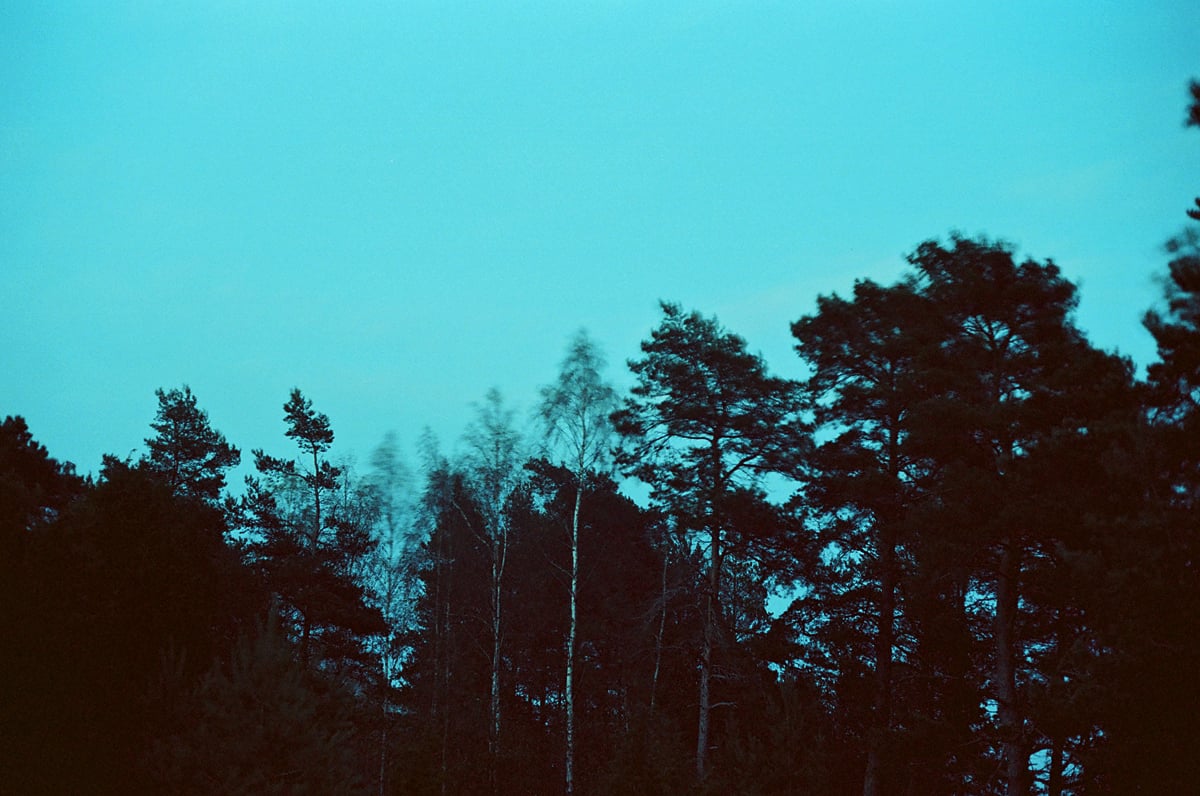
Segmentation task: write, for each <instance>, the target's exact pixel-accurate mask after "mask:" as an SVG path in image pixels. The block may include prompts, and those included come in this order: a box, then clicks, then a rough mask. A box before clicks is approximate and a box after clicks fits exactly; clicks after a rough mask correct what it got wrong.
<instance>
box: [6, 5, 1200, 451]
mask: <svg viewBox="0 0 1200 796" xmlns="http://www.w3.org/2000/svg"><path fill="white" fill-rule="evenodd" d="M1198 31H1200V4H1197V3H1195V2H1192V1H1190V0H1180V1H1179V2H1167V1H1166V0H1163V1H1162V2H1153V1H1152V0H1139V1H1137V2H1134V1H1133V0H1130V1H1129V2H1119V3H1115V2H1103V0H1090V1H1089V2H1049V3H1047V2H1045V0H1039V2H1024V1H1023V0H1017V1H1012V0H1010V1H1009V2H1003V3H999V2H998V3H985V2H977V3H976V2H971V3H958V2H955V3H950V2H925V3H921V2H912V3H902V2H862V3H853V2H846V3H828V2H803V1H802V0H793V1H792V2H718V1H716V0H712V1H709V2H706V1H705V0H694V1H693V2H673V0H655V2H641V3H635V2H621V1H620V0H597V1H595V2H589V1H588V0H573V1H572V2H538V1H535V0H529V1H528V2H505V0H494V1H493V2H476V3H459V2H449V1H446V2H419V1H414V2H389V3H368V2H354V1H353V0H350V1H349V2H345V3H336V4H334V3H315V2H276V1H275V0H256V1H255V2H226V1H224V0H208V1H207V2H197V3H189V2H146V1H141V2H126V1H125V0H106V1H105V2H95V3H77V2H69V1H68V0H62V1H61V2H55V3H43V2H24V1H23V0H7V1H6V2H4V3H3V4H0V285H3V295H4V296H5V300H4V311H3V312H2V313H0V416H4V415H9V414H15V415H21V416H24V417H25V418H26V420H27V421H28V423H29V425H30V429H31V431H32V432H33V434H34V437H35V438H36V439H37V440H38V441H40V442H41V443H43V444H44V445H46V446H47V447H48V448H49V450H50V453H51V455H53V456H55V457H56V458H59V459H63V460H68V461H72V462H74V463H75V464H76V465H77V467H78V469H79V470H80V471H81V472H84V473H87V472H95V471H97V470H98V468H99V464H100V460H101V456H102V455H103V454H105V453H112V454H115V455H118V456H121V457H124V456H128V455H130V454H134V455H138V454H140V453H141V452H142V450H143V440H144V439H145V438H146V437H147V436H149V435H150V434H151V430H150V428H149V423H150V422H151V421H152V420H153V418H154V413H155V410H156V407H157V401H156V399H155V395H154V391H155V390H156V389H157V388H160V387H161V388H171V387H177V386H180V385H182V384H188V385H190V386H191V387H192V389H193V391H194V392H195V394H196V395H197V397H198V398H199V402H200V405H201V407H203V408H204V409H206V410H207V411H208V413H209V416H210V419H211V421H212V423H213V425H214V426H215V427H216V428H218V429H220V430H221V431H222V432H224V433H225V435H226V436H227V437H228V438H229V440H230V441H231V442H232V443H234V444H235V445H237V446H239V447H240V448H242V450H243V451H244V452H246V453H245V458H246V459H249V458H250V457H249V454H248V452H249V451H250V450H251V449H253V448H264V449H266V450H267V452H269V453H272V454H274V455H287V454H289V453H291V452H292V448H291V445H290V441H289V440H287V439H286V438H285V437H284V436H283V434H284V431H285V425H284V423H283V411H282V406H283V403H284V402H285V401H286V400H287V398H288V394H289V391H290V390H291V389H292V388H293V387H300V388H301V389H302V390H303V391H304V393H305V395H306V396H308V397H309V398H310V399H311V400H312V401H313V405H314V408H316V409H317V410H318V411H320V412H324V413H326V414H327V415H328V416H329V417H330V419H331V421H332V425H333V429H334V432H335V434H336V436H337V441H336V443H335V448H334V455H335V458H336V457H349V458H354V459H357V461H358V462H359V463H360V466H361V465H362V464H363V463H365V462H366V461H367V459H368V457H369V454H370V451H371V450H372V449H373V448H374V447H375V446H376V445H377V444H378V443H379V442H380V441H381V440H382V438H383V436H384V434H385V433H387V432H388V431H394V432H395V433H396V434H397V435H398V439H399V440H400V443H401V445H402V447H403V448H404V449H405V451H406V453H407V455H408V458H409V459H410V461H413V460H415V459H416V452H415V451H416V441H417V439H418V437H419V435H420V434H421V431H422V429H423V428H425V427H428V428H430V429H431V430H433V432H434V433H435V434H436V435H437V437H438V438H439V439H440V441H441V444H442V447H443V449H444V450H445V451H446V452H448V453H449V452H453V451H454V450H455V449H456V447H457V446H458V444H459V442H458V441H459V439H460V437H461V434H462V431H463V429H464V428H465V426H466V425H467V423H468V422H469V421H470V420H471V418H472V416H473V413H474V406H475V405H476V404H477V403H478V402H480V401H482V399H483V398H484V396H485V394H486V392H487V391H488V389H489V388H491V387H493V386H495V387H498V388H499V389H500V391H501V392H502V394H503V395H504V396H505V398H506V399H507V401H508V402H509V404H510V405H511V406H513V408H514V409H516V410H517V411H518V415H517V417H518V420H519V421H520V422H521V423H522V424H523V423H524V422H525V419H526V418H528V416H529V413H530V412H531V411H532V408H533V406H534V404H535V402H536V398H537V391H538V388H539V387H540V386H541V385H544V384H548V383H549V382H551V381H552V380H553V379H554V377H555V374H556V372H557V369H558V365H559V363H560V362H561V360H562V358H563V356H564V354H565V349H566V345H567V342H568V340H569V338H570V337H571V335H572V334H573V333H574V332H575V331H576V330H577V329H579V328H581V327H582V328H586V329H587V330H588V332H589V333H590V334H591V336H592V338H593V339H594V340H595V341H596V342H597V343H599V345H600V346H601V348H602V349H603V350H604V352H605V354H606V355H607V357H608V360H609V363H610V365H609V369H608V374H607V375H608V376H609V378H610V379H611V380H612V381H613V382H614V383H616V384H617V385H618V386H619V387H622V388H623V387H627V386H628V385H629V384H630V383H631V379H630V376H629V375H628V369H627V368H626V367H625V362H626V361H627V360H628V359H630V358H634V357H637V356H638V354H639V348H638V346H639V343H640V341H641V340H643V339H645V338H647V337H648V336H649V333H650V330H651V329H652V328H654V327H655V326H656V325H657V323H658V321H659V320H660V318H661V313H660V311H659V306H658V302H659V300H660V299H665V300H669V301H674V302H678V303H680V304H682V305H683V306H684V307H685V308H687V309H696V310H699V311H701V312H702V313H704V314H706V315H715V316H717V317H718V318H719V319H720V321H721V322H722V323H723V324H724V325H725V326H726V327H728V328H729V329H730V330H732V331H734V332H737V333H738V334H740V335H742V336H743V337H745V338H746V340H747V341H748V345H749V347H750V349H751V350H752V351H755V352H759V353H761V354H762V355H763V356H764V357H765V358H766V360H767V363H768V365H769V366H770V367H771V369H772V370H773V371H774V372H776V373H778V374H780V375H784V376H792V377H798V376H800V375H802V373H803V369H802V366H801V363H800V361H799V360H798V358H797V357H796V355H795V353H794V352H793V349H792V345H793V340H792V338H791V335H790V330H789V327H790V324H791V323H792V322H793V321H795V320H796V319H798V318H799V317H801V316H803V315H805V314H808V313H811V312H812V311H813V310H814V309H815V301H816V297H817V296H818V295H819V294H824V293H830V292H835V291H837V292H841V293H843V294H845V293H846V292H847V291H849V290H850V288H851V287H852V285H853V283H854V281H855V280H856V279H859V278H868V277H869V278H873V279H876V280H879V281H885V282H890V281H892V280H894V279H896V278H898V277H899V276H900V275H901V274H902V273H903V272H904V270H905V267H906V264H905V260H904V258H905V255H907V254H908V253H910V252H912V251H913V250H914V249H915V248H916V246H917V245H918V244H919V243H921V242H922V241H925V240H928V239H933V238H938V239H943V240H945V239H946V238H947V237H948V235H949V234H950V233H951V232H953V231H959V232H962V233H964V234H966V235H970V236H975V235H986V236H988V237H989V238H992V239H1000V240H1004V241H1007V242H1009V243H1011V244H1012V245H1013V246H1014V247H1016V250H1017V252H1018V253H1019V255H1021V256H1023V257H1024V256H1029V257H1034V258H1036V259H1039V260H1042V259H1047V258H1050V259H1053V260H1054V261H1055V262H1057V263H1058V264H1059V265H1060V266H1061V267H1062V269H1063V271H1064V273H1065V274H1066V275H1067V276H1068V277H1069V278H1071V279H1072V280H1074V281H1076V282H1078V283H1079V284H1080V289H1081V294H1080V296H1081V302H1080V308H1079V312H1078V321H1079V324H1080V325H1081V326H1082V328H1084V329H1085V330H1086V331H1087V332H1088V334H1089V335H1090V337H1091V339H1092V340H1093V341H1094V342H1095V343H1096V344H1097V345H1099V346H1101V347H1103V348H1105V349H1109V350H1119V351H1120V352H1121V353H1122V354H1124V355H1127V356H1130V357H1132V358H1133V360H1134V362H1135V363H1136V364H1138V365H1139V366H1141V367H1144V366H1145V365H1146V364H1147V363H1148V362H1150V361H1152V359H1153V357H1154V348H1153V343H1152V341H1151V339H1150V338H1149V335H1147V334H1146V333H1145V331H1144V330H1143V329H1142V327H1141V317H1142V315H1143V313H1144V312H1145V311H1146V309H1148V308H1149V307H1151V306H1152V305H1154V304H1155V303H1156V302H1157V301H1158V300H1159V297H1160V296H1161V293H1162V287H1161V284H1160V282H1159V281H1157V280H1158V279H1159V278H1160V277H1161V275H1162V274H1163V272H1164V271H1165V267H1166V263H1167V261H1168V257H1167V255H1166V254H1165V253H1164V252H1163V250H1162V244H1163V242H1164V241H1165V240H1166V239H1167V238H1168V237H1170V236H1171V235H1173V234H1175V233H1177V232H1178V231H1180V229H1181V228H1182V227H1183V226H1184V223H1185V222H1186V217H1185V216H1184V210H1185V209H1186V208H1187V207H1189V206H1191V203H1192V199H1193V197H1195V196H1196V195H1197V194H1198V193H1200V133H1198V132H1197V131H1196V130H1195V129H1192V130H1187V129H1185V128H1184V126H1183V119H1184V114H1185V107H1186V105H1187V101H1188V96H1187V91H1186V86H1187V81H1188V79H1189V78H1193V77H1195V78H1200V39H1197V36H1196V34H1197V32H1198Z"/></svg>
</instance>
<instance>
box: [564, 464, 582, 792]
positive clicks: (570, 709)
mask: <svg viewBox="0 0 1200 796" xmlns="http://www.w3.org/2000/svg"><path fill="white" fill-rule="evenodd" d="M582 500H583V471H582V467H581V469H580V472H578V473H576V484H575V512H574V515H573V516H572V518H571V624H570V627H569V629H568V630H567V688H566V691H567V693H566V697H567V759H566V778H567V783H566V784H567V793H568V794H570V793H573V792H574V789H575V634H576V631H577V627H578V625H577V615H576V609H577V605H576V600H577V598H578V592H579V504H580V503H581V502H582Z"/></svg>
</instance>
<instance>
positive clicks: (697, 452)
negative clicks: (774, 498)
mask: <svg viewBox="0 0 1200 796" xmlns="http://www.w3.org/2000/svg"><path fill="white" fill-rule="evenodd" d="M662 310H663V320H662V323H661V324H660V325H659V327H658V328H657V329H655V330H653V331H652V333H651V339H650V340H647V341H644V342H643V343H642V352H643V354H644V356H643V358H642V359H639V360H634V361H631V362H630V363H629V367H630V370H632V371H633V374H634V376H635V377H636V379H637V383H636V384H635V386H634V387H633V390H632V396H631V397H629V398H627V399H626V400H625V404H624V408H622V409H621V410H620V411H618V412H617V413H616V414H615V415H614V417H613V420H614V425H615V426H616V428H617V431H618V432H619V433H620V434H621V436H622V437H623V439H624V449H623V450H622V451H621V453H620V454H619V456H618V462H619V463H620V464H622V465H623V466H624V467H625V468H626V472H627V473H629V474H632V475H636V476H637V477H638V478H640V479H641V480H643V481H645V482H646V483H648V484H650V485H651V487H652V490H653V492H652V494H653V497H654V498H655V500H657V501H658V502H660V503H662V504H663V505H664V506H665V507H666V509H667V510H668V511H669V512H670V513H671V514H672V515H673V516H674V517H675V518H676V521H677V524H678V525H677V527H678V528H679V529H680V530H681V532H684V533H696V534H699V535H700V536H701V538H702V540H703V543H704V544H705V545H706V546H707V551H708V578H707V583H706V584H705V586H704V588H703V602H704V607H703V609H702V615H703V637H702V639H701V648H700V657H699V674H700V681H699V697H698V711H699V716H698V720H697V733H696V758H695V773H696V778H697V780H698V781H701V782H702V781H704V779H705V778H706V777H707V775H708V759H709V726H710V713H711V710H712V708H713V704H714V703H713V701H712V692H711V687H712V671H713V652H714V648H715V647H716V646H717V645H718V644H719V643H720V638H719V637H720V635H721V626H722V624H723V623H724V620H725V617H724V616H723V611H722V601H721V574H722V572H723V569H724V559H725V556H726V555H727V553H728V551H727V549H726V545H725V543H726V540H727V539H728V538H729V537H730V536H737V535H738V534H739V532H741V533H743V534H747V535H748V537H749V538H753V536H754V535H755V534H758V535H770V534H771V532H772V530H773V529H771V528H755V529H750V528H737V527H734V525H733V524H732V523H731V520H732V518H733V514H732V512H731V511H730V508H731V506H732V504H733V503H734V499H735V498H736V497H738V496H741V497H746V496H747V495H749V494H751V493H753V491H754V490H753V487H754V486H755V485H756V483H757V481H758V479H759V478H760V477H761V476H762V475H764V474H766V473H771V472H776V473H787V472H790V471H792V470H793V468H794V462H795V460H796V457H797V455H798V454H800V453H801V452H802V451H803V448H804V446H805V444H806V440H807V437H806V435H805V432H804V429H803V426H802V425H801V423H800V420H799V413H800V408H801V406H800V400H799V394H798V390H797V385H796V384H795V383H793V382H790V381H787V380H785V379H779V378H775V377H772V376H769V375H768V374H767V369H766V365H765V363H764V362H763V361H762V359H761V358H760V357H758V356H756V355H753V354H750V353H749V352H748V351H747V350H746V343H745V341H744V340H743V339H742V338H741V337H738V336H737V335H734V334H732V333H730V332H728V331H726V330H725V329H724V328H722V327H721V326H720V324H718V323H717V321H716V320H715V319H710V318H704V317H703V316H701V315H700V314H699V313H695V312H692V313H687V314H685V313H684V312H683V311H682V310H681V309H680V308H679V306H678V305H675V304H669V303H665V302H664V303H663V304H662Z"/></svg>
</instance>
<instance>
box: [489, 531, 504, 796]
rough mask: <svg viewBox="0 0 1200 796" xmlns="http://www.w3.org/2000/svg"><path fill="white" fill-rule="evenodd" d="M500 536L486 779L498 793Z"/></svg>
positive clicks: (495, 543)
mask: <svg viewBox="0 0 1200 796" xmlns="http://www.w3.org/2000/svg"><path fill="white" fill-rule="evenodd" d="M500 555H501V553H500V537H499V534H498V533H497V535H496V536H494V537H493V539H492V687H491V709H490V716H489V718H490V719H491V722H490V726H489V727H488V760H489V764H488V781H489V783H490V786H491V790H492V793H493V794H495V793H499V782H498V781H497V772H496V768H497V766H498V764H499V757H500V598H501V590H500V578H501V573H502V569H501V566H502V565H501V560H500Z"/></svg>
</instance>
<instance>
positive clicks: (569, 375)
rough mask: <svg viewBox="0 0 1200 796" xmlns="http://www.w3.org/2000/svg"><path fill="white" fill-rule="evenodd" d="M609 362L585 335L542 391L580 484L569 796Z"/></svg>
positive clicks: (610, 399)
mask: <svg viewBox="0 0 1200 796" xmlns="http://www.w3.org/2000/svg"><path fill="white" fill-rule="evenodd" d="M603 368H604V359H603V357H602V356H601V355H600V353H599V352H598V351H597V350H596V347H595V345H594V344H593V343H592V341H591V340H590V338H588V336H587V334H586V333H585V332H583V331H580V332H579V333H577V334H576V335H575V337H574V338H573V339H572V340H571V344H570V347H569V349H568V352H567V357H566V359H565V360H564V361H563V363H562V367H561V368H560V369H559V373H558V380H557V382H555V383H554V384H553V385H550V386H548V387H543V388H542V403H541V407H540V410H539V412H540V414H541V419H542V423H543V424H544V427H545V431H546V437H547V440H548V441H550V442H551V444H552V445H557V446H558V447H559V448H560V450H561V451H562V455H563V457H564V459H565V460H566V462H567V467H568V469H569V470H570V472H571V475H572V477H573V478H574V481H575V500H574V506H573V507H572V511H571V573H570V586H569V611H570V623H569V625H568V630H567V651H566V686H565V694H564V699H565V703H566V704H565V711H566V736H567V737H566V756H565V760H564V769H563V770H564V776H565V780H566V791H567V793H573V792H574V788H575V645H576V636H577V633H578V600H579V513H580V507H581V504H582V502H583V490H584V485H585V482H586V480H587V478H588V475H589V473H590V472H591V470H592V469H593V468H595V467H596V466H597V465H598V464H599V463H600V462H601V460H602V459H603V457H604V456H606V455H607V454H608V452H609V450H608V444H609V439H610V437H611V434H612V424H611V422H610V420H609V415H611V414H612V412H613V411H615V410H616V393H615V391H614V390H613V389H612V387H610V386H609V385H608V384H606V383H604V382H603V381H602V380H601V376H600V372H601V370H603Z"/></svg>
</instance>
